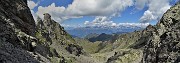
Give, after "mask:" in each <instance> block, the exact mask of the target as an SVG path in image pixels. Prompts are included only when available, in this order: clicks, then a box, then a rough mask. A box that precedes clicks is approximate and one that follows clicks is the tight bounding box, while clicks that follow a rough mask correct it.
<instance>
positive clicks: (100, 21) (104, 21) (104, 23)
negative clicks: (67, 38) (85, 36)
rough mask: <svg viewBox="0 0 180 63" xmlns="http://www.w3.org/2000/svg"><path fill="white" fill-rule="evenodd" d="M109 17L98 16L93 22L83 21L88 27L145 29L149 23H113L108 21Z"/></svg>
mask: <svg viewBox="0 0 180 63" xmlns="http://www.w3.org/2000/svg"><path fill="white" fill-rule="evenodd" d="M110 19H111V17H106V16H98V17H96V18H95V19H94V20H93V21H91V22H90V21H85V23H84V24H85V25H86V26H89V27H141V28H145V27H146V26H148V25H149V23H114V22H113V21H110Z"/></svg>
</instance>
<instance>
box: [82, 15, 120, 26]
mask: <svg viewBox="0 0 180 63" xmlns="http://www.w3.org/2000/svg"><path fill="white" fill-rule="evenodd" d="M110 19H111V17H106V16H97V17H96V18H95V19H94V20H93V21H92V22H90V21H85V23H84V24H85V25H86V26H106V27H112V26H116V25H117V24H116V23H114V22H113V21H110Z"/></svg>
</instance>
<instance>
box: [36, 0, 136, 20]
mask: <svg viewBox="0 0 180 63" xmlns="http://www.w3.org/2000/svg"><path fill="white" fill-rule="evenodd" d="M132 5H133V1H132V0H74V1H73V2H72V4H69V5H68V7H67V8H65V7H63V6H55V3H52V4H51V5H49V6H47V7H42V6H39V7H38V11H37V12H36V14H37V15H38V16H40V17H41V18H43V13H50V14H51V16H52V18H53V19H54V20H55V21H58V22H60V23H61V22H62V21H64V20H66V19H70V18H80V17H83V16H119V15H120V13H121V12H122V11H123V10H125V9H126V8H127V7H129V6H132ZM52 9H53V10H52Z"/></svg>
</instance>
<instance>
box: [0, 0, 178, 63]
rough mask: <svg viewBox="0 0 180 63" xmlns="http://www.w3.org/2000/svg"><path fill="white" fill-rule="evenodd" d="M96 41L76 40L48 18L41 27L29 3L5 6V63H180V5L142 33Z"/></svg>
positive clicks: (0, 43)
mask: <svg viewBox="0 0 180 63" xmlns="http://www.w3.org/2000/svg"><path fill="white" fill-rule="evenodd" d="M94 36H95V38H94ZM94 36H91V35H90V37H93V38H94V39H95V40H94V39H92V41H93V42H90V41H89V40H88V39H82V38H72V37H71V36H70V35H69V34H68V33H67V32H66V31H65V30H64V28H63V27H62V26H61V25H60V24H59V23H57V22H56V21H54V20H53V19H52V17H51V15H50V14H48V13H44V18H43V19H41V18H40V17H38V18H37V21H36V23H35V21H34V19H33V16H32V14H31V12H30V9H29V8H28V6H27V1H26V0H11V1H10V0H0V63H178V62H180V43H179V42H180V3H177V4H176V5H174V6H173V7H171V8H170V9H169V10H168V11H167V12H166V13H165V14H164V15H163V17H162V18H161V19H160V21H159V22H158V23H157V24H156V25H154V26H152V25H149V26H147V28H146V29H144V30H142V31H134V32H132V33H125V34H114V35H106V34H100V35H94ZM98 37H99V38H98Z"/></svg>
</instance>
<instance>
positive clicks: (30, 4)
mask: <svg viewBox="0 0 180 63" xmlns="http://www.w3.org/2000/svg"><path fill="white" fill-rule="evenodd" d="M36 6H38V4H36V3H35V2H34V1H28V7H29V8H30V9H31V10H32V9H34V7H36Z"/></svg>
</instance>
